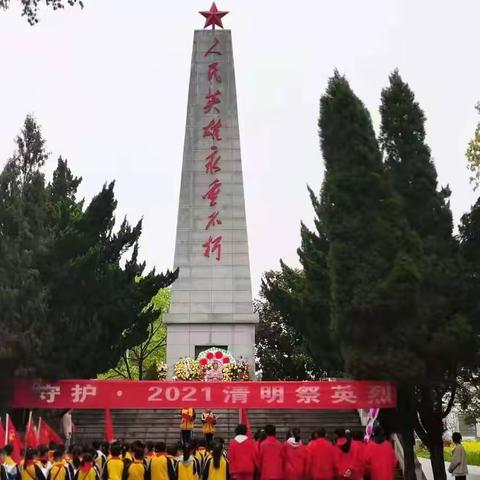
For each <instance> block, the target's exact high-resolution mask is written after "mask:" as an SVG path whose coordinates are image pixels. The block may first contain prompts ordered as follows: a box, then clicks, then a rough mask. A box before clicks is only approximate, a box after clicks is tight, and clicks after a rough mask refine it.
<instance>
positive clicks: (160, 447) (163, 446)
mask: <svg viewBox="0 0 480 480" xmlns="http://www.w3.org/2000/svg"><path fill="white" fill-rule="evenodd" d="M166 448H167V445H166V444H165V442H157V443H156V444H155V451H156V452H157V453H164V452H165V449H166Z"/></svg>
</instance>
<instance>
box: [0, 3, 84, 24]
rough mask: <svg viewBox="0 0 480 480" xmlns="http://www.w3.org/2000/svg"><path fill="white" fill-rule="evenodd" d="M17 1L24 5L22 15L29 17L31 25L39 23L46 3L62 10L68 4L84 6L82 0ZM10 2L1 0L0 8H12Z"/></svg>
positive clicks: (54, 8)
mask: <svg viewBox="0 0 480 480" xmlns="http://www.w3.org/2000/svg"><path fill="white" fill-rule="evenodd" d="M17 2H19V3H20V5H21V7H22V16H24V17H27V20H28V23H29V24H30V25H35V24H37V23H38V12H39V9H40V6H41V5H42V4H45V6H47V7H50V8H52V9H53V10H60V9H62V8H65V6H66V5H70V6H73V5H79V6H80V7H81V8H83V1H82V0H17ZM10 4H11V0H0V8H3V9H4V10H7V9H8V8H10Z"/></svg>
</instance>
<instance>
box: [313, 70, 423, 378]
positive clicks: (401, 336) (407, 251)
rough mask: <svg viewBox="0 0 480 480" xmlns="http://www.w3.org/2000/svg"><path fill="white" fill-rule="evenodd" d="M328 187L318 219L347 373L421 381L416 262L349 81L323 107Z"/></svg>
mask: <svg viewBox="0 0 480 480" xmlns="http://www.w3.org/2000/svg"><path fill="white" fill-rule="evenodd" d="M319 127H320V138H321V147H322V151H323V156H324V160H325V167H326V172H325V179H324V183H323V187H322V193H321V202H319V208H318V209H319V212H318V218H320V219H321V221H322V224H323V225H324V229H325V235H326V238H328V241H329V251H328V259H327V264H328V268H329V277H330V292H331V293H330V301H331V306H330V308H331V318H332V324H333V328H334V332H335V335H336V337H337V338H338V341H339V344H340V348H341V351H342V356H343V358H344V361H345V369H346V371H347V373H349V374H351V375H353V376H354V377H355V378H383V379H392V380H397V381H401V380H404V379H407V378H412V376H414V375H418V373H419V372H421V371H422V370H423V368H424V365H423V362H422V360H421V358H419V357H418V356H417V355H415V354H413V353H412V352H411V350H410V348H408V345H409V343H410V342H415V335H414V334H413V333H414V332H413V330H414V325H412V319H413V318H415V313H416V309H417V305H416V293H417V287H418V283H419V272H418V269H417V267H416V264H417V263H418V259H419V257H420V255H421V251H420V245H419V241H418V238H417V237H416V235H414V234H413V233H412V232H411V231H410V229H409V228H408V224H407V222H406V221H405V218H404V216H403V215H402V210H401V202H400V200H399V198H398V196H397V195H395V193H394V191H393V189H392V187H391V184H390V182H389V179H388V176H387V175H386V172H385V168H384V165H383V163H382V157H381V153H380V150H379V148H378V144H377V141H376V138H375V133H374V130H373V127H372V123H371V119H370V115H369V113H368V111H367V110H366V108H365V106H364V105H363V103H362V102H361V101H360V100H359V99H358V98H357V97H356V96H355V94H354V93H353V91H352V90H351V88H350V85H349V84H348V82H347V80H346V79H345V78H344V77H342V76H340V75H339V74H338V73H335V75H334V76H333V77H332V78H331V79H330V82H329V84H328V88H327V91H326V93H325V94H324V95H323V96H322V98H321V101H320V119H319Z"/></svg>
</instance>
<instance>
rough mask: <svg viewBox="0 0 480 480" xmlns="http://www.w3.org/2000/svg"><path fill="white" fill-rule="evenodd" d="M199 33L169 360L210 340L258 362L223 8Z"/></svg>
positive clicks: (210, 344) (194, 57)
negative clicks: (216, 27) (178, 269)
mask: <svg viewBox="0 0 480 480" xmlns="http://www.w3.org/2000/svg"><path fill="white" fill-rule="evenodd" d="M200 13H201V14H202V15H203V16H204V17H205V18H206V22H205V28H207V27H209V26H212V30H196V31H195V35H194V41H193V53H192V64H191V73H190V88H189V94H188V109H187V125H186V130H185V144H184V152H183V167H182V177H181V186H180V203H179V209H178V220H177V238H176V244H175V267H179V268H180V275H179V278H178V280H177V281H176V282H175V283H174V284H173V287H172V305H171V309H170V313H169V315H168V316H167V320H166V323H167V363H168V365H169V366H172V365H173V364H175V362H177V361H178V360H179V359H180V358H181V357H192V358H196V357H197V355H198V353H200V352H201V351H204V350H206V349H207V348H210V347H221V348H226V349H228V350H230V352H231V353H232V354H233V355H234V356H235V357H237V358H240V357H242V358H243V359H245V360H247V361H248V362H249V363H250V365H251V367H252V368H253V366H254V345H255V324H256V323H257V322H258V318H257V316H256V315H255V314H254V312H253V306H252V291H251V281H250V266H249V255H248V238H247V224H246V216H245V201H244V190H243V176H242V161H241V155H240V136H239V128H238V112H237V96H236V88H235V70H234V64H233V51H232V37H231V32H230V31H229V30H218V29H215V26H219V27H222V28H223V25H222V20H221V18H222V17H223V16H224V15H225V14H226V13H227V12H221V11H219V10H218V9H217V7H216V5H215V3H214V4H213V5H212V7H211V9H210V11H207V12H200Z"/></svg>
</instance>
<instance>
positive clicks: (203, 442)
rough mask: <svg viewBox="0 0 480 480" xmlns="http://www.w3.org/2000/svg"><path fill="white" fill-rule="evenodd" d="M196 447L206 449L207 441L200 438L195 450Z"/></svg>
mask: <svg viewBox="0 0 480 480" xmlns="http://www.w3.org/2000/svg"><path fill="white" fill-rule="evenodd" d="M198 447H202V448H206V447H207V441H206V440H205V439H204V438H200V439H199V440H198V442H197V448H198Z"/></svg>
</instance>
